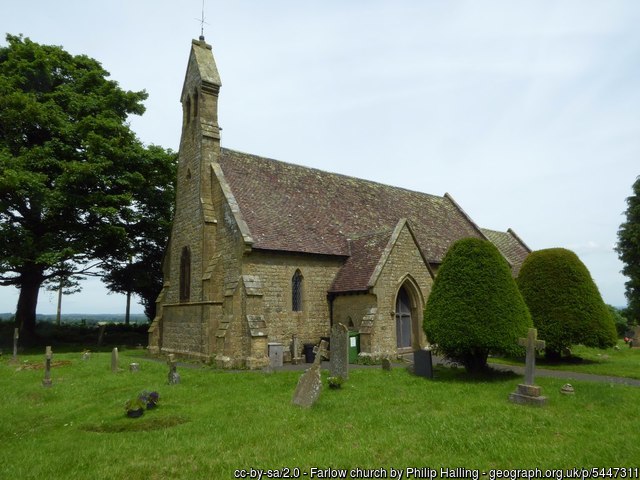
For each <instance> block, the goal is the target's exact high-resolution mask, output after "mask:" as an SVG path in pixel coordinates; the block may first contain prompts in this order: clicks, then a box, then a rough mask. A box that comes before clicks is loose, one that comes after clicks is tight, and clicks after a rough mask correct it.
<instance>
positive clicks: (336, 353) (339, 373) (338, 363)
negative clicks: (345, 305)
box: [329, 323, 349, 380]
mask: <svg viewBox="0 0 640 480" xmlns="http://www.w3.org/2000/svg"><path fill="white" fill-rule="evenodd" d="M330 345H331V350H330V351H329V360H330V363H329V375H330V376H332V377H340V378H342V379H343V380H347V379H348V378H349V330H348V329H347V327H345V326H344V325H343V324H342V323H338V324H337V325H334V326H333V328H332V329H331V342H330Z"/></svg>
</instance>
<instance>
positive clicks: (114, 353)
mask: <svg viewBox="0 0 640 480" xmlns="http://www.w3.org/2000/svg"><path fill="white" fill-rule="evenodd" d="M111 371H112V372H113V373H117V372H118V347H113V350H112V351H111Z"/></svg>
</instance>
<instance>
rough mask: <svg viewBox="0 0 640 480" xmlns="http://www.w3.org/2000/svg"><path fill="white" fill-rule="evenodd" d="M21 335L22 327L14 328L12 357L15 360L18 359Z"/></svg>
mask: <svg viewBox="0 0 640 480" xmlns="http://www.w3.org/2000/svg"><path fill="white" fill-rule="evenodd" d="M19 337H20V329H18V328H14V329H13V358H12V359H11V360H12V361H14V362H17V361H18V338H19Z"/></svg>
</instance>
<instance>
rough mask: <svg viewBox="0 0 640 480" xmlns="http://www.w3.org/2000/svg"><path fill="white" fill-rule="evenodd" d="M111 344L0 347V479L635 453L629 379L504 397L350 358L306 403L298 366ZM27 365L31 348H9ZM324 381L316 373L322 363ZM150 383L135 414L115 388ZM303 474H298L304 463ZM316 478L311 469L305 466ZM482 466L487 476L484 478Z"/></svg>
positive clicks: (447, 373)
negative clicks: (298, 392)
mask: <svg viewBox="0 0 640 480" xmlns="http://www.w3.org/2000/svg"><path fill="white" fill-rule="evenodd" d="M141 355H142V354H141V353H140V352H139V351H135V350H131V351H125V352H121V364H122V365H123V366H126V365H128V363H129V362H131V361H138V362H139V363H140V364H141V371H140V372H138V373H130V372H128V371H122V372H120V373H117V374H113V373H111V371H110V357H109V354H107V353H94V354H93V357H92V358H91V359H90V360H89V361H82V360H81V359H80V357H81V354H80V353H65V354H56V353H55V351H54V360H56V361H57V360H67V361H70V362H71V363H70V364H67V365H63V366H60V367H57V368H54V369H53V371H52V378H53V386H52V387H51V388H49V389H46V388H43V387H42V385H41V380H42V377H43V371H42V369H34V368H19V366H16V365H11V364H10V363H9V358H7V356H6V355H5V356H4V358H2V359H1V360H0V405H1V406H2V407H1V410H0V412H1V413H0V465H1V469H0V478H2V479H4V478H12V479H13V478H15V479H18V478H19V479H31V478H34V479H36V478H49V479H51V478H70V479H85V478H86V479H97V478H100V479H109V478H114V479H116V478H127V479H168V478H172V479H173V478H185V479H187V478H188V479H201V478H202V479H209V478H211V479H227V478H233V471H234V469H236V468H276V467H282V466H288V467H291V468H293V467H299V468H301V469H303V470H306V471H307V472H309V471H310V468H312V467H320V468H329V467H333V468H355V467H359V468H379V467H385V468H389V467H394V468H406V467H425V466H428V467H431V468H438V467H440V466H448V467H452V468H454V467H459V466H463V467H466V468H480V469H490V468H532V467H540V468H573V467H597V466H598V467H599V466H636V465H637V459H638V458H640V442H638V441H637V438H638V435H637V433H638V432H639V431H640V416H638V414H637V412H638V404H640V388H634V387H626V386H621V385H609V384H601V383H592V382H573V385H574V387H575V389H576V394H575V396H564V395H561V394H560V393H559V390H560V387H561V386H562V384H563V383H564V381H563V380H560V379H549V378H540V379H539V383H540V385H541V386H542V387H543V393H544V394H545V395H547V396H548V397H549V404H548V406H546V407H544V408H536V407H525V406H520V405H515V404H512V403H510V402H509V401H508V400H507V397H508V395H509V393H511V392H512V391H514V390H515V387H516V385H517V384H518V383H519V381H520V380H521V379H520V377H517V376H515V375H511V374H497V375H494V376H493V377H491V378H484V379H480V380H478V379H473V378H469V377H467V376H466V375H465V374H464V373H463V372H462V371H461V370H449V369H438V370H437V371H436V374H437V378H436V379H435V380H433V381H429V380H425V379H422V378H418V377H414V376H412V375H410V374H409V373H407V371H406V370H405V369H402V368H396V369H394V370H393V371H391V372H384V371H383V370H382V369H379V368H368V369H357V370H356V369H353V370H352V371H351V372H350V378H349V380H348V382H346V383H345V384H344V386H343V388H342V389H340V390H330V389H328V388H324V389H323V391H322V394H321V396H320V399H319V401H318V402H317V403H316V405H315V406H314V407H313V408H311V409H302V408H299V407H296V406H294V405H292V404H291V397H292V394H293V391H294V389H295V386H296V383H297V380H298V378H299V376H300V372H276V373H273V374H266V373H262V372H240V373H230V372H223V371H215V370H211V369H210V368H208V367H200V368H186V367H185V368H180V369H179V372H180V374H181V377H182V382H181V384H179V385H174V386H169V385H167V384H166V378H167V376H166V375H167V366H166V365H165V364H164V363H162V362H155V361H150V360H146V359H144V358H142V356H141ZM21 359H22V360H26V361H27V365H39V364H40V363H41V362H42V360H43V355H37V356H26V357H21ZM323 379H324V382H325V387H326V373H323ZM145 389H146V390H157V391H158V392H159V393H160V403H159V407H158V408H157V409H155V410H151V411H148V412H146V413H145V415H144V416H143V417H142V418H140V419H129V418H126V417H125V416H124V408H123V405H124V403H125V401H126V400H127V399H128V398H130V397H132V396H134V395H136V394H137V393H138V392H140V391H141V390H145ZM302 478H311V477H310V476H306V477H304V476H303V477H302ZM316 478H317V477H316ZM486 478H488V477H486Z"/></svg>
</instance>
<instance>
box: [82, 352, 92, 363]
mask: <svg viewBox="0 0 640 480" xmlns="http://www.w3.org/2000/svg"><path fill="white" fill-rule="evenodd" d="M90 359H91V352H90V351H89V350H87V351H86V352H83V353H82V360H84V361H85V362H86V361H87V360H90Z"/></svg>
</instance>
